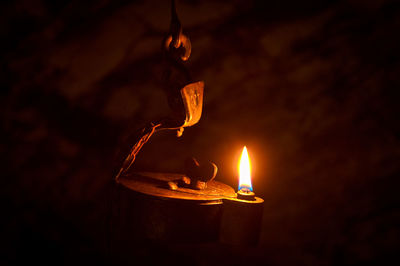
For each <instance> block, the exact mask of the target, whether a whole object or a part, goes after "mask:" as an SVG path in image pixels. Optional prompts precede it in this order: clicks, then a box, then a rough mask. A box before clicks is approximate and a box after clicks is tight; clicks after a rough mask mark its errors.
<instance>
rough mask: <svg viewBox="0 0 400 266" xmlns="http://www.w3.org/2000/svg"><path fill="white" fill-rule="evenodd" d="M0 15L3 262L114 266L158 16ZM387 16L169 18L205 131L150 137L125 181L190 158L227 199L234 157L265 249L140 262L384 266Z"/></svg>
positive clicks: (153, 73) (161, 20)
mask: <svg viewBox="0 0 400 266" xmlns="http://www.w3.org/2000/svg"><path fill="white" fill-rule="evenodd" d="M0 7H1V8H0V9H1V11H0V12H1V17H0V20H1V23H0V32H1V36H2V38H1V42H0V47H1V48H0V49H1V72H0V82H1V83H0V84H1V105H0V108H1V116H2V122H1V130H2V142H1V150H2V159H1V162H2V170H1V171H2V175H1V176H2V179H1V201H0V202H1V205H2V208H1V209H2V217H1V221H2V224H3V225H2V232H1V238H0V239H1V258H0V262H1V264H2V265H7V264H17V263H22V262H25V263H26V262H29V263H35V264H37V263H38V264H51V265H63V264H68V265H70V264H81V263H85V264H115V263H116V262H114V261H112V260H110V259H109V258H107V256H106V254H105V252H104V234H105V230H104V217H105V216H106V213H107V210H106V208H105V205H106V203H105V202H106V199H107V194H108V187H109V184H110V180H111V178H112V171H113V160H114V153H115V150H116V149H117V148H118V147H119V145H120V143H121V140H122V139H123V137H124V136H125V135H126V134H127V133H128V132H130V130H133V129H135V128H136V129H137V128H139V127H140V126H141V125H143V124H144V123H145V122H148V121H151V120H153V119H156V118H158V117H160V116H162V115H164V114H166V113H167V112H168V110H169V109H168V105H167V102H166V98H165V95H164V94H163V91H162V89H161V87H162V84H163V80H162V72H163V69H162V64H161V52H160V46H161V41H162V39H163V38H164V37H165V35H166V33H167V32H168V29H169V22H170V10H169V1H108V0H103V1H44V0H42V1H40V0H37V1H23V0H22V1H5V2H2V3H1V5H0ZM399 8H400V5H399V4H398V3H396V2H395V1H389V0H382V1H361V0H352V1H325V2H323V1H314V0H303V1H291V0H281V1H256V0H255V1H196V0H182V1H178V10H177V11H178V14H179V17H180V20H181V22H182V25H183V28H184V32H185V33H186V34H187V35H188V36H189V37H190V39H191V40H192V48H193V49H192V56H191V58H190V60H189V62H188V67H189V68H190V70H191V72H192V74H193V76H194V77H195V78H196V79H198V80H204V81H205V84H206V85H205V99H204V101H205V102H204V109H203V116H202V118H201V120H200V122H199V123H198V124H197V125H195V126H193V127H191V128H187V129H186V130H185V132H184V134H183V136H182V137H181V138H179V139H177V138H176V137H175V136H174V134H173V133H171V134H159V135H157V136H154V137H153V138H152V139H151V141H150V143H149V144H148V145H146V146H145V147H144V149H143V151H142V152H141V153H140V154H139V157H138V160H137V162H136V164H135V166H136V167H137V169H150V170H160V171H177V172H179V171H180V170H181V169H182V168H181V167H182V162H183V160H184V159H185V158H186V157H187V156H190V155H195V156H199V157H203V158H207V159H210V160H213V161H214V162H216V164H217V165H218V167H219V173H218V176H217V180H220V181H222V182H224V183H227V184H229V185H231V186H232V187H234V188H236V186H237V173H236V164H237V160H238V157H239V154H240V152H241V149H242V148H243V146H244V145H246V146H247V147H248V149H249V153H250V158H251V161H252V163H253V185H254V189H255V192H256V194H257V195H258V196H261V197H263V198H264V200H265V208H264V220H263V231H262V234H261V242H260V246H259V247H257V248H250V249H249V248H238V247H229V246H223V245H220V244H218V243H214V244H205V245H196V246H186V247H175V246H169V245H164V246H163V245H161V246H157V247H154V246H152V247H151V248H148V247H144V248H142V249H140V250H139V252H136V253H137V254H136V255H135V256H140V259H141V260H142V259H143V260H144V261H145V262H147V263H148V264H156V263H157V264H160V263H163V264H180V263H181V262H182V264H184V265H188V264H189V265H192V264H194V265H209V264H212V265H214V264H219V265H221V264H222V265H223V264H225V265H234V264H240V265H244V264H248V265H251V264H254V265H343V264H352V265H390V264H392V263H393V264H396V263H395V261H396V260H397V262H398V252H399V248H398V247H399V244H400V243H399V239H400V231H399V230H400V229H399V222H400V212H399V208H398V207H399V196H398V190H399V185H400V181H399V174H400V164H399V156H400V142H399V141H400V139H399V138H400V123H399V119H398V117H399V114H400V112H399V108H398V101H399V97H398V95H399V94H398V90H399V85H400V84H399V83H400V82H399V81H400V79H399V77H400V66H399V55H400V52H399V47H400V37H399V32H400V31H399V30H400V27H399V26H400V9H399ZM176 248H178V249H179V250H176ZM138 254H139V255H138ZM182 254H184V255H182ZM133 260H135V258H133ZM138 260H139V258H138ZM136 262H137V261H136ZM142 263H143V262H142ZM127 264H135V263H134V262H130V263H127Z"/></svg>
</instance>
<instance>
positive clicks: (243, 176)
mask: <svg viewBox="0 0 400 266" xmlns="http://www.w3.org/2000/svg"><path fill="white" fill-rule="evenodd" d="M238 168H239V190H241V189H243V190H248V191H253V187H252V185H251V167H250V159H249V154H248V153H247V148H246V146H244V147H243V151H242V155H241V156H240V160H239V165H238Z"/></svg>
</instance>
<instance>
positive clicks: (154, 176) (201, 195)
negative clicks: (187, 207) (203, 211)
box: [119, 172, 235, 204]
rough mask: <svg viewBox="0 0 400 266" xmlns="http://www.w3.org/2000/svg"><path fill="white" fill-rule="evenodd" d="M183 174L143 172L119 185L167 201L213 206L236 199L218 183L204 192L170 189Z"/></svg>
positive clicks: (130, 176)
mask: <svg viewBox="0 0 400 266" xmlns="http://www.w3.org/2000/svg"><path fill="white" fill-rule="evenodd" d="M183 176H184V175H183V174H171V173H152V172H141V173H134V174H131V175H128V176H123V177H121V178H120V179H119V183H120V184H121V185H123V186H124V187H126V188H128V189H131V190H133V191H136V192H139V193H143V194H147V195H150V196H156V197H160V198H165V199H177V200H188V201H204V202H205V203H210V204H212V203H213V202H219V201H221V200H222V199H223V198H231V197H235V191H234V189H233V188H231V187H230V186H228V185H225V184H223V183H220V182H218V181H214V180H212V181H210V182H209V183H208V184H207V187H206V188H205V189H203V190H194V189H190V188H184V187H178V188H177V189H176V190H171V189H168V182H171V181H176V180H180V179H182V177H183Z"/></svg>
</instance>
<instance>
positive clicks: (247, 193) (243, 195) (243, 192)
mask: <svg viewBox="0 0 400 266" xmlns="http://www.w3.org/2000/svg"><path fill="white" fill-rule="evenodd" d="M255 196H256V194H254V192H252V191H251V190H250V189H248V188H242V189H240V190H239V191H238V193H237V198H238V199H241V200H256V198H255Z"/></svg>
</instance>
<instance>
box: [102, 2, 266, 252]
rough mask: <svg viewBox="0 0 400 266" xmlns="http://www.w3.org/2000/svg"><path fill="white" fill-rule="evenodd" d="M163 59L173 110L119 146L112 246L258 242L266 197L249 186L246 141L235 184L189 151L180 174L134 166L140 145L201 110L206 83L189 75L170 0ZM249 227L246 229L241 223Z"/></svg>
mask: <svg viewBox="0 0 400 266" xmlns="http://www.w3.org/2000/svg"><path fill="white" fill-rule="evenodd" d="M162 47H163V49H164V55H165V60H166V62H167V63H169V64H167V65H169V67H168V69H167V70H166V73H167V75H166V76H167V79H166V81H165V88H164V89H165V92H166V94H167V98H168V103H169V106H170V108H171V110H172V112H171V114H170V115H169V116H167V117H166V118H163V119H160V120H158V121H156V122H151V123H149V124H148V125H147V126H145V127H144V128H143V129H142V130H139V131H138V132H136V133H135V134H133V135H132V138H131V140H132V143H131V144H130V145H129V147H130V148H129V150H126V151H125V152H122V154H123V156H122V157H121V158H122V159H121V160H120V162H121V163H120V164H119V167H118V168H117V170H116V174H115V178H114V181H115V182H114V184H115V186H114V188H115V189H114V191H113V195H112V204H111V205H112V206H111V211H110V214H111V215H110V236H109V237H110V239H109V241H110V245H111V252H112V253H114V252H117V253H120V252H125V251H126V252H129V250H130V249H131V247H132V245H133V246H134V245H135V243H136V244H137V243H141V241H147V240H149V239H150V240H154V241H161V242H162V241H168V243H171V242H178V243H187V242H192V243H193V242H210V241H218V240H220V241H222V242H225V243H232V244H256V243H257V242H258V238H259V233H260V226H261V218H262V207H263V200H262V199H260V198H258V197H255V194H254V192H253V191H252V185H251V176H250V160H249V156H248V152H247V148H246V147H244V149H243V152H242V157H241V159H240V163H239V172H240V174H239V175H240V182H239V191H238V192H237V193H235V190H234V189H233V188H231V187H230V186H228V185H226V184H223V183H221V182H218V181H216V180H214V179H215V177H216V175H217V166H216V165H215V164H214V163H212V162H209V161H199V160H197V159H195V158H188V159H187V160H186V161H185V163H184V165H185V167H184V169H182V172H181V173H155V172H140V173H138V172H133V171H131V170H132V169H131V166H132V164H133V163H134V161H135V158H136V156H137V154H138V153H139V151H140V149H141V148H142V146H143V145H144V144H145V143H146V142H148V141H149V139H150V137H151V136H152V135H153V134H155V133H156V132H160V131H162V130H175V131H176V132H177V136H178V137H179V136H181V135H182V134H183V129H184V128H186V127H191V126H193V125H194V124H196V123H197V122H198V121H199V120H200V118H201V114H202V107H203V93H204V82H203V81H193V80H192V79H191V77H190V75H189V74H188V73H189V72H188V71H187V69H186V66H185V64H184V63H185V61H187V60H188V58H189V56H190V51H191V44H190V40H189V38H188V37H187V36H186V35H184V34H183V33H182V27H181V24H180V22H179V20H178V17H177V14H176V11H175V3H174V1H172V20H171V27H170V33H169V34H168V36H167V37H166V38H165V40H164V41H163V45H162ZM244 227H246V228H248V230H247V229H246V233H244V230H243V228H244Z"/></svg>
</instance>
